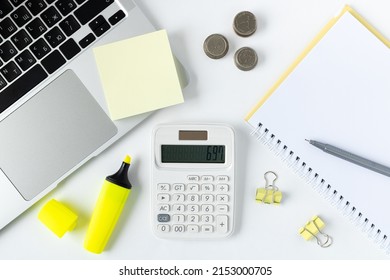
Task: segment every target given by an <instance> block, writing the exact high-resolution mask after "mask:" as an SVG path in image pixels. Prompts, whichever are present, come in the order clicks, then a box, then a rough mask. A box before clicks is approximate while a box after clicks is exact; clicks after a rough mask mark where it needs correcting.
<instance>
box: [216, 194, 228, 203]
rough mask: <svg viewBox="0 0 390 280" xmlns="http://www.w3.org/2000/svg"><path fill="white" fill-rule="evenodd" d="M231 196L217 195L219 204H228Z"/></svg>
mask: <svg viewBox="0 0 390 280" xmlns="http://www.w3.org/2000/svg"><path fill="white" fill-rule="evenodd" d="M228 201H229V196H228V195H226V194H219V195H217V202H228Z"/></svg>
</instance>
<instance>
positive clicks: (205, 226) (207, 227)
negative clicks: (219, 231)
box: [202, 225, 214, 233]
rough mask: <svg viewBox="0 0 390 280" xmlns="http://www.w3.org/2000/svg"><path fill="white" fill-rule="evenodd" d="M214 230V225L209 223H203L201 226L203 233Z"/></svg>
mask: <svg viewBox="0 0 390 280" xmlns="http://www.w3.org/2000/svg"><path fill="white" fill-rule="evenodd" d="M213 231H214V227H213V226H210V225H203V226H202V232H205V233H212V232H213Z"/></svg>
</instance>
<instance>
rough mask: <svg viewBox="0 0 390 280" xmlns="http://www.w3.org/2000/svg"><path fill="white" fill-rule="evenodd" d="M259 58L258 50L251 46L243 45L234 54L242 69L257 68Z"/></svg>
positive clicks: (239, 67)
mask: <svg viewBox="0 0 390 280" xmlns="http://www.w3.org/2000/svg"><path fill="white" fill-rule="evenodd" d="M257 60H258V59H257V54H256V52H255V51H254V50H253V49H251V48H249V47H243V48H241V49H239V50H238V51H236V53H235V54H234V63H235V64H236V66H237V68H238V69H240V70H242V71H249V70H252V69H253V68H255V66H256V64H257Z"/></svg>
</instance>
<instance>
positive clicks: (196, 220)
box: [188, 215, 199, 223]
mask: <svg viewBox="0 0 390 280" xmlns="http://www.w3.org/2000/svg"><path fill="white" fill-rule="evenodd" d="M188 222H189V223H199V215H188Z"/></svg>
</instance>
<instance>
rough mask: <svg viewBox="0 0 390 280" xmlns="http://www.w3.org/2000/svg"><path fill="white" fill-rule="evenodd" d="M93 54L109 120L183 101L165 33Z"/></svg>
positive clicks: (157, 32)
mask: <svg viewBox="0 0 390 280" xmlns="http://www.w3.org/2000/svg"><path fill="white" fill-rule="evenodd" d="M94 54H95V60H96V63H97V66H98V69H99V74H100V78H101V82H102V85H103V89H104V93H105V97H106V101H107V105H108V109H109V112H110V116H111V119H113V120H117V119H122V118H126V117H130V116H134V115H138V114H141V113H144V112H149V111H153V110H156V109H160V108H164V107H168V106H171V105H175V104H179V103H182V102H183V101H184V100H183V95H182V91H181V86H180V81H179V78H178V75H177V71H176V67H175V61H174V57H173V55H172V51H171V48H170V45H169V40H168V35H167V32H166V31H165V30H160V31H156V32H152V33H148V34H145V35H141V36H137V37H133V38H130V39H126V40H123V41H118V42H115V43H111V44H108V45H104V46H100V47H97V48H95V49H94Z"/></svg>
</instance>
